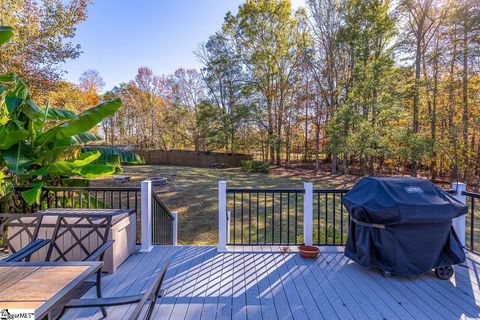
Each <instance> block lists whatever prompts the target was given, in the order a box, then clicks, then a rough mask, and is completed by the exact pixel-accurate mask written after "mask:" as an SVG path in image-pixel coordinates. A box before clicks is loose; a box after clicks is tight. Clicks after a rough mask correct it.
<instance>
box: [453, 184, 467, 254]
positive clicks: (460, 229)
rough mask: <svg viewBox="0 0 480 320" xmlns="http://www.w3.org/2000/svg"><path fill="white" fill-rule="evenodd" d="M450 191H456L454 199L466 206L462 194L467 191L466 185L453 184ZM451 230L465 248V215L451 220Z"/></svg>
mask: <svg viewBox="0 0 480 320" xmlns="http://www.w3.org/2000/svg"><path fill="white" fill-rule="evenodd" d="M452 189H453V190H455V191H456V193H455V195H454V197H455V198H456V199H457V200H458V201H460V202H461V203H463V204H467V197H466V196H465V195H463V194H462V192H463V191H467V185H466V184H465V183H462V182H453V183H452ZM452 225H453V229H455V232H456V233H457V236H458V239H459V240H460V243H461V244H462V246H463V247H465V215H462V216H460V217H458V218H454V219H453V220H452Z"/></svg>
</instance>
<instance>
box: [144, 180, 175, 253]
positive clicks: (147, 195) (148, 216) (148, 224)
mask: <svg viewBox="0 0 480 320" xmlns="http://www.w3.org/2000/svg"><path fill="white" fill-rule="evenodd" d="M140 189H141V207H140V214H141V219H140V221H141V233H142V234H141V242H142V243H141V248H140V252H150V251H151V250H152V249H153V244H152V227H153V219H152V181H150V180H145V181H142V182H141V188H140ZM171 214H172V216H173V227H172V244H173V245H174V246H176V245H177V244H178V213H177V212H172V213H171Z"/></svg>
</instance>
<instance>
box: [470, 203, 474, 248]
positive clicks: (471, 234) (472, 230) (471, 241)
mask: <svg viewBox="0 0 480 320" xmlns="http://www.w3.org/2000/svg"><path fill="white" fill-rule="evenodd" d="M470 209H471V216H470V250H472V251H474V250H473V241H474V236H473V235H474V230H475V228H474V224H475V198H474V197H473V196H472V197H470Z"/></svg>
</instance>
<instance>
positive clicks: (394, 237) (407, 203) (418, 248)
mask: <svg viewBox="0 0 480 320" xmlns="http://www.w3.org/2000/svg"><path fill="white" fill-rule="evenodd" d="M343 203H344V205H345V207H346V208H347V210H348V212H349V213H350V216H351V217H352V218H353V220H356V221H357V222H358V223H356V222H355V221H353V220H352V221H351V223H350V229H349V234H348V240H347V245H346V247H345V255H346V256H347V257H349V258H350V259H352V260H354V261H356V262H358V263H359V264H361V265H363V266H366V267H369V266H374V267H377V268H380V269H382V270H384V271H388V272H392V273H395V274H399V275H414V274H420V273H423V272H426V271H429V270H431V269H434V268H437V267H442V266H447V265H454V264H459V263H462V262H464V261H465V253H464V251H463V248H462V245H461V243H460V241H459V240H458V237H457V235H456V233H455V231H454V229H453V227H452V219H453V218H456V217H459V216H461V215H463V214H465V213H466V212H467V206H466V205H464V204H462V203H461V202H459V201H458V200H457V199H455V198H454V197H452V196H451V195H449V194H447V193H446V192H444V191H443V190H442V189H440V188H439V187H438V186H436V185H435V184H434V183H432V182H430V181H428V180H422V179H416V178H403V177H401V178H399V177H367V178H363V179H361V180H360V181H359V182H358V183H357V184H356V185H355V186H354V187H353V188H352V189H351V190H350V191H349V192H348V193H347V194H345V196H344V198H343ZM372 223H373V224H378V226H375V227H373V226H371V225H369V224H372ZM382 227H384V228H382Z"/></svg>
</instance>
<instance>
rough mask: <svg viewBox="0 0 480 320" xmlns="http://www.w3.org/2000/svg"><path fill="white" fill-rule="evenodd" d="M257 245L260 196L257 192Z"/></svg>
mask: <svg viewBox="0 0 480 320" xmlns="http://www.w3.org/2000/svg"><path fill="white" fill-rule="evenodd" d="M256 194H257V244H258V236H259V233H258V197H259V196H260V192H257V193H256Z"/></svg>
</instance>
